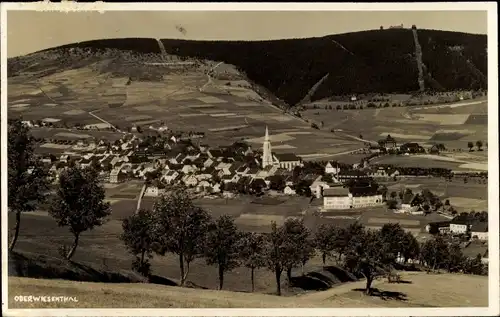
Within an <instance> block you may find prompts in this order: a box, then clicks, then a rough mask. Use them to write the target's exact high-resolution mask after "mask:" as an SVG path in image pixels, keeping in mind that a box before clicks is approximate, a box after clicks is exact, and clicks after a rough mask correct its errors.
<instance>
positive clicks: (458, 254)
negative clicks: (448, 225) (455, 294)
mask: <svg viewBox="0 0 500 317" xmlns="http://www.w3.org/2000/svg"><path fill="white" fill-rule="evenodd" d="M447 255H448V257H447V259H446V261H445V265H446V269H447V270H448V272H449V273H453V272H459V271H460V270H461V269H462V267H463V264H464V262H465V256H464V255H463V253H462V249H461V248H460V245H459V244H458V243H451V244H450V245H449V246H448V252H447Z"/></svg>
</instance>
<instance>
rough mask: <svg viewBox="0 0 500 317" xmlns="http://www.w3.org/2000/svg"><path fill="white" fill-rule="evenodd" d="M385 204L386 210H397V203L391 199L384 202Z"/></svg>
mask: <svg viewBox="0 0 500 317" xmlns="http://www.w3.org/2000/svg"><path fill="white" fill-rule="evenodd" d="M386 204H387V208H389V209H391V210H393V209H397V208H398V202H397V201H395V200H393V199H390V200H388V201H386Z"/></svg>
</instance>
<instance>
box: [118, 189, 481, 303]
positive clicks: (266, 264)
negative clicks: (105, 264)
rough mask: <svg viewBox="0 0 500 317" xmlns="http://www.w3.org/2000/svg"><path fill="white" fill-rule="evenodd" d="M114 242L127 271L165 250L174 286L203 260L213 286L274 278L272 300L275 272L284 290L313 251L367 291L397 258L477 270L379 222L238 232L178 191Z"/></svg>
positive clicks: (452, 250)
mask: <svg viewBox="0 0 500 317" xmlns="http://www.w3.org/2000/svg"><path fill="white" fill-rule="evenodd" d="M121 239H122V240H123V242H124V244H125V245H126V247H127V249H128V250H129V252H130V253H131V254H132V255H133V256H134V261H133V265H132V266H133V268H134V269H135V270H136V271H138V272H140V273H141V274H144V275H145V276H149V274H150V273H151V268H150V259H151V258H152V257H153V256H154V255H155V254H156V255H159V256H164V255H165V254H166V253H172V254H175V255H176V256H177V257H178V259H179V269H180V285H181V286H182V285H184V284H185V282H186V280H187V277H188V273H189V268H190V264H191V263H192V262H193V261H194V260H195V259H198V258H203V259H205V261H206V264H207V265H213V266H216V267H217V271H218V277H219V289H222V288H223V285H224V276H225V274H226V273H227V272H230V271H231V270H233V269H235V268H236V267H238V266H245V267H247V268H248V269H249V271H250V272H249V273H250V281H251V283H252V291H253V290H254V285H255V270H256V269H258V268H267V269H269V270H270V271H272V272H273V273H274V275H275V279H276V292H277V294H278V295H281V278H282V275H283V273H285V275H286V278H287V282H288V284H289V285H290V284H291V283H292V270H293V269H294V268H302V274H304V266H305V265H306V263H307V262H308V261H309V260H310V259H312V258H313V257H314V256H315V255H317V254H318V255H320V256H321V258H322V261H323V264H324V265H325V264H326V261H327V260H328V259H335V260H336V262H337V263H342V266H343V267H344V268H345V269H346V270H348V271H350V272H351V273H353V274H355V275H357V276H360V277H364V278H365V279H366V292H367V293H368V294H369V293H370V290H371V284H372V282H373V280H374V279H375V278H377V277H380V276H386V275H388V274H390V273H391V272H392V270H393V269H394V268H395V266H396V265H397V262H398V261H399V262H402V263H404V264H405V263H407V262H408V261H409V260H415V261H420V263H422V264H424V265H425V267H427V268H428V270H429V271H430V270H437V269H446V270H448V271H449V272H459V271H460V272H465V273H474V274H480V273H481V272H483V271H484V266H482V264H481V265H479V264H478V263H476V262H470V260H468V259H466V258H465V257H464V256H463V254H462V253H461V251H460V248H459V247H458V246H457V245H454V244H452V243H451V242H448V241H445V240H444V239H443V238H442V237H439V236H437V237H435V238H433V239H431V240H429V241H427V242H425V243H424V244H422V245H420V244H419V243H418V241H417V240H416V238H415V237H414V236H413V235H412V234H411V233H409V232H406V231H404V230H403V229H402V228H401V227H400V226H399V224H385V225H384V226H383V227H382V228H381V229H380V230H366V229H365V228H364V227H363V226H362V225H361V224H359V223H354V224H352V225H350V226H348V227H346V228H341V227H337V226H335V225H332V224H323V225H321V226H319V227H318V228H317V230H316V231H315V232H312V231H310V230H309V229H308V228H307V227H306V226H305V224H304V222H303V220H302V219H297V218H289V219H287V220H286V221H285V222H284V224H283V225H281V226H278V225H277V224H276V223H274V222H273V223H271V231H270V232H269V233H249V232H240V231H239V230H238V229H237V227H236V225H235V223H234V221H233V219H232V218H231V217H229V216H227V215H224V216H221V217H219V218H218V219H212V218H211V216H210V215H209V214H208V213H207V212H206V211H204V210H203V209H201V208H199V207H197V206H195V205H194V204H193V203H192V201H191V199H190V198H189V196H188V195H187V194H186V193H185V191H183V190H182V189H178V190H175V191H173V192H171V193H169V194H167V195H164V196H162V197H160V198H159V199H158V200H157V201H156V203H155V204H154V206H153V208H152V210H140V211H139V212H138V213H136V214H134V215H132V216H130V217H129V218H128V219H125V220H124V221H123V233H122V236H121ZM443 248H444V249H446V252H444V251H443V250H442V249H443ZM436 250H437V251H436ZM479 260H480V259H479ZM479 262H480V261H479ZM478 272H479V273H478Z"/></svg>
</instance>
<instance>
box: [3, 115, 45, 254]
mask: <svg viewBox="0 0 500 317" xmlns="http://www.w3.org/2000/svg"><path fill="white" fill-rule="evenodd" d="M7 137H8V144H7V156H8V161H7V167H8V173H9V176H8V186H7V191H8V210H9V212H12V213H15V215H16V224H15V227H14V235H13V237H12V240H11V242H10V244H9V251H12V250H13V249H14V246H15V245H16V242H17V238H18V237H19V229H20V226H21V213H22V212H26V211H33V210H36V208H37V206H38V205H39V204H40V203H42V202H43V201H44V200H45V194H46V192H47V191H48V185H49V179H48V175H49V173H48V171H47V169H45V168H43V165H42V163H41V161H40V160H39V159H38V158H36V157H35V156H34V153H33V152H34V148H35V140H34V138H33V137H32V136H31V135H30V133H29V128H28V127H27V126H25V125H24V124H23V123H22V122H21V120H20V119H16V120H14V121H13V122H10V123H9V126H8V134H7Z"/></svg>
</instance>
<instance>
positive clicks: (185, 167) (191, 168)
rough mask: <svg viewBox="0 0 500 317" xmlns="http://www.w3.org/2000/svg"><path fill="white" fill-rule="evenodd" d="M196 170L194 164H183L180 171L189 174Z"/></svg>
mask: <svg viewBox="0 0 500 317" xmlns="http://www.w3.org/2000/svg"><path fill="white" fill-rule="evenodd" d="M196 171H197V168H196V166H194V165H191V164H184V165H183V166H182V168H181V172H183V173H184V174H191V173H194V172H196Z"/></svg>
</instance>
